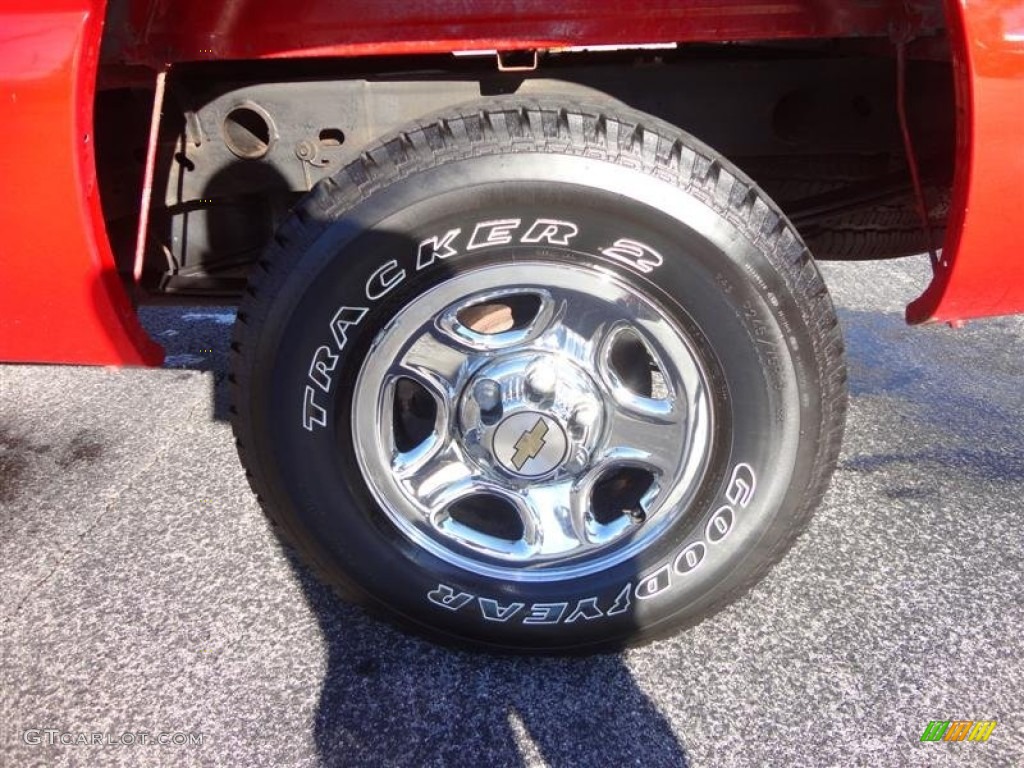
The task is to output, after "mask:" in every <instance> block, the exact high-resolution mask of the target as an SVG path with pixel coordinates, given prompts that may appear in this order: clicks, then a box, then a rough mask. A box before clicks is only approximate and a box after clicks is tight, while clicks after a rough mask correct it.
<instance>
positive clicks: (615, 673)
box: [292, 559, 690, 768]
mask: <svg viewBox="0 0 1024 768" xmlns="http://www.w3.org/2000/svg"><path fill="white" fill-rule="evenodd" d="M292 566H293V568H294V570H295V574H296V578H297V579H298V581H299V583H300V584H301V585H302V587H303V590H304V592H305V596H306V599H307V601H308V603H309V606H310V608H311V609H312V610H313V611H314V613H315V614H316V616H317V619H318V620H319V622H320V627H321V630H322V632H323V638H324V642H325V644H326V654H327V671H326V673H325V675H324V682H323V686H322V688H321V691H320V700H319V705H318V707H317V711H316V716H315V719H314V723H313V735H314V739H315V743H316V747H317V751H318V754H319V757H320V761H321V764H322V765H325V766H341V765H344V766H381V765H385V766H455V767H457V766H466V767H467V768H470V767H472V768H478V766H481V765H489V766H532V765H547V766H550V767H551V768H558V767H559V766H573V767H576V766H611V765H643V766H689V765H690V760H689V758H688V756H687V753H686V750H685V747H684V746H683V744H682V743H681V742H680V740H679V739H678V738H677V737H676V735H675V734H674V733H673V731H672V729H671V727H670V725H669V723H668V721H667V720H666V719H665V717H664V716H663V715H662V714H661V713H660V712H659V711H658V709H657V707H655V705H654V704H653V702H652V701H651V700H650V699H649V698H648V697H647V695H646V694H645V693H644V692H643V691H642V690H641V689H640V688H639V687H638V686H637V684H636V682H635V680H634V679H633V676H632V673H631V672H630V670H629V668H628V667H627V666H626V664H625V661H624V659H623V657H622V655H621V654H606V655H602V656H590V657H586V658H555V657H547V658H537V657H526V656H524V657H507V656H493V655H487V654H484V653H475V652H466V651H458V650H452V649H449V648H443V647H439V646H435V645H432V644H429V643H427V642H425V641H421V640H418V639H416V638H414V637H411V636H408V635H405V634H403V633H401V632H399V631H397V630H394V629H391V628H390V627H388V626H386V625H383V624H381V623H379V622H378V621H376V620H375V619H373V618H371V617H369V616H367V615H366V614H365V613H363V612H362V611H361V610H360V609H359V608H356V607H354V606H352V605H349V604H347V603H345V602H343V601H342V600H340V599H339V598H338V597H336V596H335V594H334V593H333V592H332V591H331V590H330V589H329V588H327V587H325V586H324V585H322V584H321V583H320V582H319V581H318V580H317V579H316V578H315V577H314V576H313V575H312V574H311V573H310V572H309V571H308V570H307V569H306V568H305V567H304V566H303V565H301V564H300V563H298V562H297V561H295V560H294V559H292Z"/></svg>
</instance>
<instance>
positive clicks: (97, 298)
mask: <svg viewBox="0 0 1024 768" xmlns="http://www.w3.org/2000/svg"><path fill="white" fill-rule="evenodd" d="M41 5H42V4H41V3H38V2H32V1H31V0H26V1H25V2H22V3H20V4H19V3H11V2H5V3H4V4H3V6H2V7H0V125H2V126H3V129H4V137H3V144H2V146H0V233H2V240H0V243H2V245H0V247H2V249H3V250H2V252H0V265H2V267H3V277H2V279H0V360H7V361H15V362H63V363H93V364H128V365H132V364H134V365H155V364H159V363H160V361H161V360H162V357H163V352H162V350H161V349H160V347H158V346H157V345H155V344H154V343H153V342H152V341H151V340H150V339H149V338H148V337H147V336H146V334H145V332H144V331H143V330H142V328H141V326H139V324H138V320H137V318H136V316H135V313H134V312H133V310H132V307H131V306H130V304H129V301H128V298H127V294H126V293H125V290H124V287H123V285H122V284H121V282H120V278H119V277H118V275H117V273H116V271H115V269H114V260H113V257H112V256H111V253H110V247H109V244H108V242H107V237H106V232H105V230H104V225H103V216H102V213H101V210H100V201H99V192H98V190H97V184H96V169H95V164H94V161H93V150H92V106H93V89H94V82H95V77H96V64H97V60H98V57H99V44H100V34H101V30H102V24H103V10H104V2H103V0H92V1H91V2H90V0H63V1H62V2H48V3H46V4H45V6H43V7H40V6H41Z"/></svg>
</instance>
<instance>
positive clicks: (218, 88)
mask: <svg viewBox="0 0 1024 768" xmlns="http://www.w3.org/2000/svg"><path fill="white" fill-rule="evenodd" d="M910 50H911V52H912V54H913V55H911V56H910V58H909V61H908V62H907V69H906V76H907V84H908V87H907V94H908V95H907V101H906V104H905V107H906V112H907V120H908V128H909V130H910V133H911V135H912V137H913V142H914V149H915V155H916V157H917V160H918V162H919V164H920V167H921V171H922V177H923V181H924V187H925V196H926V202H927V206H928V209H929V214H930V216H931V218H932V226H933V232H939V233H941V231H942V228H943V226H944V223H945V215H946V210H947V207H948V193H949V187H950V184H951V179H952V170H953V162H954V115H955V108H954V95H953V85H952V72H951V67H950V63H949V59H948V52H946V50H945V45H944V38H942V37H941V35H940V36H939V37H937V38H934V39H932V38H929V39H926V40H924V41H919V42H918V43H916V44H915V45H914V46H913V47H912V48H911V49H910ZM896 82H897V81H896V59H895V57H894V48H893V47H892V46H891V45H890V44H888V43H887V42H885V41H881V40H812V41H802V42H793V43H764V44H756V43H748V44H715V45H687V46H680V47H676V48H673V49H671V50H654V51H651V50H642V51H618V52H608V53H571V54H570V53H567V54H562V55H554V54H551V55H547V56H544V57H542V58H541V59H540V66H539V67H538V68H537V69H536V70H534V71H529V72H502V71H498V70H497V69H496V67H495V62H494V58H493V57H477V58H465V57H463V58H459V57H452V56H443V57H442V56H432V57H417V58H414V59H386V58H381V59H373V60H354V59H347V60H303V61H277V62H247V63H244V64H240V63H237V62H233V63H216V62H215V63H202V64H182V65H177V66H175V67H174V68H173V69H172V70H171V71H170V73H169V76H168V80H167V89H166V96H165V98H164V102H163V110H162V115H163V116H162V120H161V125H160V131H159V137H158V143H157V152H156V163H155V168H154V186H153V194H152V201H153V202H152V207H151V210H150V224H149V231H148V237H147V242H146V247H145V249H144V262H143V270H142V278H141V280H142V288H143V289H144V294H145V297H147V298H150V299H169V300H173V301H183V302H184V301H188V302H191V301H195V300H213V301H223V302H233V301H234V300H235V299H236V298H237V297H238V295H239V294H240V293H241V291H242V290H243V289H244V285H245V279H246V274H247V272H248V268H249V266H250V265H251V264H252V262H253V261H254V260H255V259H256V258H257V257H258V254H259V253H260V252H261V251H262V249H263V247H264V246H265V244H266V243H267V242H268V241H269V239H270V238H271V237H272V236H273V232H274V229H275V227H276V225H277V223H278V222H280V221H281V220H282V219H283V218H284V217H285V215H286V214H287V212H288V210H289V209H290V208H291V206H292V205H293V204H294V203H295V201H296V200H297V199H298V198H299V197H300V196H301V195H302V194H303V193H305V192H306V191H308V190H309V189H310V188H312V186H313V185H314V184H315V183H316V182H317V181H318V180H320V179H322V178H324V177H326V176H329V175H331V174H332V173H334V172H335V171H336V170H337V169H339V168H340V167H342V166H343V165H344V164H346V163H347V162H349V161H350V160H351V159H353V158H355V157H357V156H358V155H359V154H360V153H361V152H362V151H363V149H364V148H365V147H366V146H367V145H368V144H370V143H371V142H373V141H374V140H376V139H378V138H379V137H380V136H382V135H383V134H386V133H388V132H390V131H393V130H394V129H397V128H398V127H399V126H401V125H403V124H406V123H408V122H410V121H414V120H417V119H420V118H423V117H425V116H427V115H430V114H432V113H434V112H437V111H438V110H441V109H445V108H448V107H451V106H453V105H455V104H458V103H462V102H467V101H470V100H473V99H477V98H479V97H481V96H488V95H502V94H518V95H522V96H537V97H550V96H552V95H559V96H563V97H565V98H566V99H567V100H576V101H584V102H586V101H591V102H592V101H595V100H598V101H608V100H613V101H618V102H621V103H623V104H625V105H627V106H629V107H632V108H634V109H638V110H641V111H643V112H647V113H649V114H652V115H654V116H656V117H659V118H661V119H663V120H665V121H667V122H669V123H672V124H674V125H677V126H679V127H680V128H682V129H684V130H686V131H688V132H689V133H691V134H693V135H695V136H696V137H697V138H699V139H701V140H703V141H705V142H706V143H708V144H709V145H711V146H713V147H714V148H715V149H717V150H718V151H720V152H722V153H723V154H725V155H726V156H727V157H729V158H730V159H731V160H732V161H733V162H735V163H736V164H737V165H739V166H740V167H741V168H742V169H744V170H745V171H746V172H747V173H748V174H749V175H750V176H752V177H753V178H754V180H755V181H756V182H757V183H758V184H759V185H760V186H761V187H762V188H763V189H764V190H765V191H766V192H767V193H768V194H769V195H770V196H771V197H773V198H774V199H775V200H776V202H778V203H779V204H780V206H781V207H782V208H783V210H784V211H785V212H786V213H787V214H788V215H789V216H790V218H791V219H792V220H793V221H794V223H795V224H796V226H797V228H798V229H799V230H800V232H801V234H802V235H803V236H804V238H805V239H806V240H807V242H808V244H809V245H810V247H811V250H812V252H814V253H815V254H816V255H817V256H818V257H819V258H829V257H832V258H883V257H893V256H901V255H906V254H907V253H915V252H920V251H923V250H926V249H927V248H928V245H929V244H928V243H927V242H926V241H925V240H924V238H923V235H922V228H921V226H920V219H919V217H918V215H917V211H916V209H915V204H914V200H915V198H914V196H913V192H912V187H911V184H910V176H909V174H908V172H907V161H906V157H905V154H904V144H903V141H902V137H901V133H900V123H899V118H898V111H897V88H896ZM151 110H152V93H151V92H149V91H147V90H145V89H140V88H132V87H123V86H122V87H113V88H107V89H103V90H101V91H100V92H99V93H98V96H97V110H96V112H97V117H96V120H97V162H98V170H99V178H100V184H101V195H102V199H103V204H104V214H105V216H106V218H107V225H108V232H109V233H110V237H111V241H112V244H113V247H114V250H115V253H116V255H117V259H118V263H119V266H120V268H121V270H122V271H123V272H125V273H126V274H128V273H130V272H131V268H132V261H133V259H134V256H135V236H136V232H137V226H138V198H139V195H138V190H139V189H140V187H141V184H142V176H143V174H142V170H143V163H144V159H145V157H146V148H147V147H146V144H147V137H148V131H149V124H148V121H149V115H150V113H151Z"/></svg>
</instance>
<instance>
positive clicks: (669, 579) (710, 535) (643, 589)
mask: <svg viewBox="0 0 1024 768" xmlns="http://www.w3.org/2000/svg"><path fill="white" fill-rule="evenodd" d="M756 488H757V475H756V474H755V472H754V468H753V467H751V466H750V465H749V464H746V463H741V464H737V465H736V466H735V467H734V468H733V471H732V474H731V475H730V478H729V483H728V484H727V485H726V487H725V490H724V491H723V492H722V498H723V500H724V501H727V502H728V503H727V504H722V505H721V506H719V507H718V508H717V509H716V510H715V511H714V513H713V514H712V515H711V517H709V518H708V522H707V524H706V525H705V527H704V538H703V539H701V540H699V541H691V542H690V543H689V544H687V545H686V546H684V547H683V548H682V549H680V550H679V551H678V552H676V554H675V556H674V557H673V558H672V560H670V561H669V562H668V563H666V564H664V565H662V566H661V567H659V568H657V569H655V570H654V571H651V572H650V573H648V574H647V575H645V576H643V577H642V578H640V579H639V580H637V581H636V583H633V582H628V583H626V584H624V585H623V586H622V588H621V589H620V590H619V592H618V593H617V594H616V596H615V598H614V599H613V600H612V602H611V604H610V605H609V604H608V603H607V602H604V603H602V600H601V598H599V597H594V596H591V597H583V598H581V599H579V600H576V601H575V602H569V601H566V602H551V603H533V604H531V605H529V606H527V605H526V604H525V603H518V602H515V603H509V604H507V605H503V604H502V603H500V602H499V601H497V600H494V599H492V598H486V597H479V596H476V595H471V594H469V593H468V592H458V591H456V590H455V589H453V588H452V587H450V586H448V585H446V584H438V585H437V587H436V588H435V589H434V590H432V591H430V592H429V593H427V599H428V600H429V601H430V602H431V603H434V604H435V605H439V606H440V607H442V608H445V609H447V610H451V611H457V610H460V609H467V610H469V609H470V606H471V605H475V606H476V607H477V609H478V610H479V613H480V616H481V618H483V619H484V620H486V621H496V622H506V621H510V620H513V619H515V620H516V621H518V622H521V623H522V624H524V625H538V624H548V625H552V624H574V623H576V622H578V621H597V620H598V619H603V618H606V617H612V616H618V615H619V614H623V613H626V612H628V611H629V610H630V609H631V608H632V606H633V601H634V600H651V599H654V598H656V597H658V596H659V595H664V594H668V593H669V592H670V591H671V589H672V587H673V586H674V585H675V584H676V583H679V580H680V579H686V578H687V577H688V576H689V575H690V574H691V573H693V572H695V571H696V570H697V569H698V568H700V567H701V565H702V564H703V563H704V562H705V560H706V559H707V556H708V553H709V552H710V551H711V548H712V547H714V546H715V545H717V544H720V543H721V542H722V541H724V540H725V539H726V538H727V537H728V536H729V534H730V533H731V532H732V531H733V530H734V529H735V527H736V524H737V520H738V519H739V517H738V513H739V512H740V511H741V510H743V509H746V508H747V507H748V506H750V503H751V502H752V501H753V498H754V493H755V490H756ZM570 606H572V608H571V609H570ZM971 725H973V723H968V725H967V726H966V727H958V728H957V729H956V731H955V732H954V733H955V738H957V739H964V738H966V739H968V740H970V739H971V738H972V736H973V737H974V738H979V739H980V738H982V737H986V738H987V733H991V730H988V731H987V732H986V731H985V730H983V729H977V728H976V729H973V730H971V729H970V726H971ZM941 726H942V727H941V730H939V728H938V726H937V725H936V726H935V727H931V726H930V729H926V730H925V735H924V736H923V737H922V740H925V741H926V740H928V739H929V738H931V737H932V736H933V735H934V734H933V731H935V732H936V733H937V734H938V735H937V736H935V738H936V739H941V738H942V737H943V736H944V735H945V734H946V729H947V727H948V726H949V722H948V721H947V722H944V723H942V724H941ZM975 731H976V734H975ZM961 732H962V733H961Z"/></svg>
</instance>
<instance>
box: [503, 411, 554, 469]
mask: <svg viewBox="0 0 1024 768" xmlns="http://www.w3.org/2000/svg"><path fill="white" fill-rule="evenodd" d="M547 433H548V425H547V423H546V422H545V421H544V417H543V416H541V417H540V418H538V419H537V423H536V424H534V425H533V426H532V427H530V428H529V429H528V430H526V431H525V432H523V434H521V435H520V436H519V439H518V440H516V445H515V449H516V452H515V453H513V454H512V463H513V464H514V465H515V468H516V469H517V470H521V469H522V468H523V466H524V465H525V464H526V462H528V461H529V460H530V459H534V458H536V457H537V454H538V453H540V451H541V449H542V448H543V447H544V436H545V435H547ZM506 445H508V443H506Z"/></svg>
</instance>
